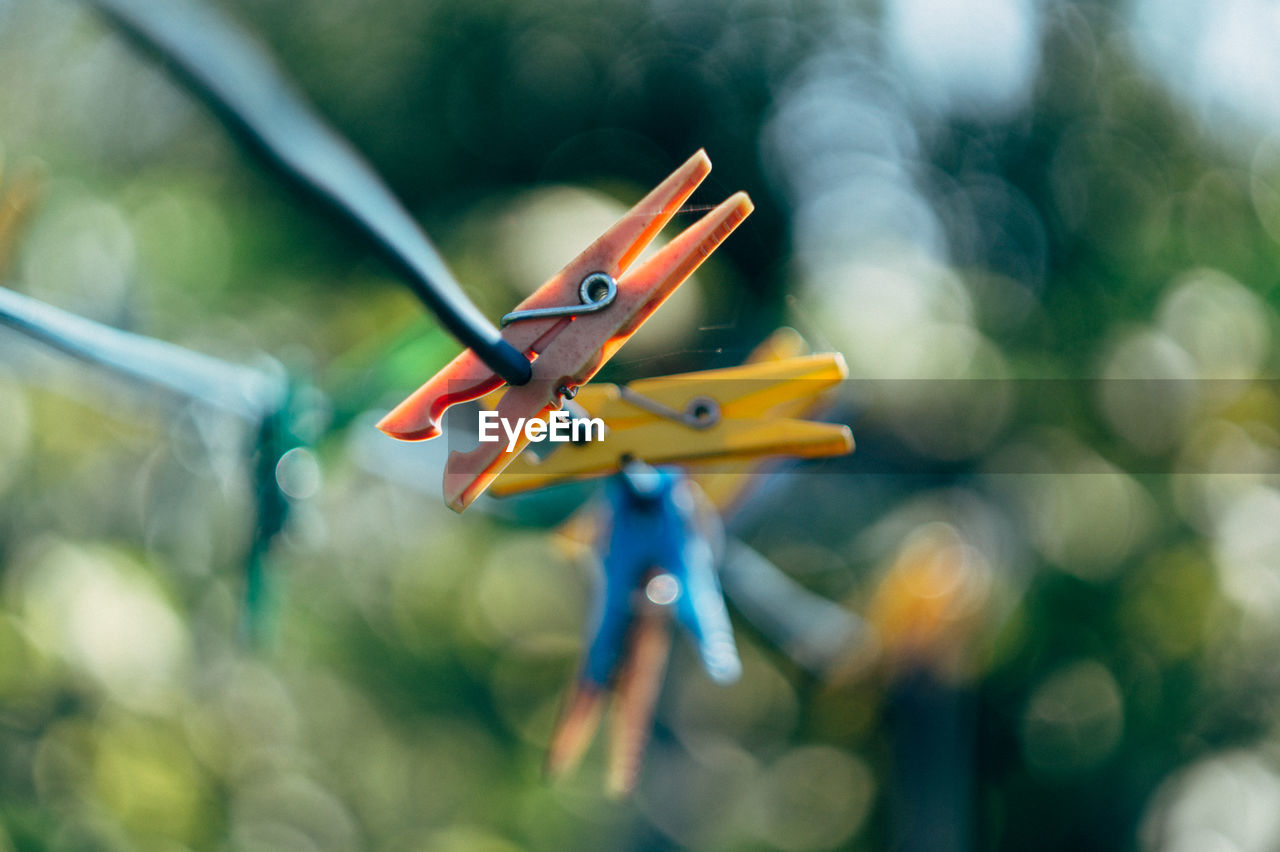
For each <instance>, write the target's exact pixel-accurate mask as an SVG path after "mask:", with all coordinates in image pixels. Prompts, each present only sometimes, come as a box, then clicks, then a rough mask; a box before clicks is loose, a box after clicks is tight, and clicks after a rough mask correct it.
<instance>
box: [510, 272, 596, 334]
mask: <svg viewBox="0 0 1280 852" xmlns="http://www.w3.org/2000/svg"><path fill="white" fill-rule="evenodd" d="M617 297H618V282H617V281H615V280H613V276H612V275H609V274H608V273H606V272H592V273H591V274H590V275H588V276H586V277H585V278H583V279H582V284H581V285H579V287H578V298H579V299H581V300H582V304H580V305H560V306H556V307H550V308H530V309H529V310H527V311H512V312H511V313H509V314H507V315H505V316H504V317H503V318H502V321H501V323H500V324H501V326H502V327H503V328H506V327H507V326H509V325H511V323H513V322H521V321H522V320H531V319H546V318H548V317H576V316H578V315H580V314H594V313H596V312H597V311H603V310H604V309H605V308H607V307H609V306H610V305H612V304H613V300H614V299H616V298H617Z"/></svg>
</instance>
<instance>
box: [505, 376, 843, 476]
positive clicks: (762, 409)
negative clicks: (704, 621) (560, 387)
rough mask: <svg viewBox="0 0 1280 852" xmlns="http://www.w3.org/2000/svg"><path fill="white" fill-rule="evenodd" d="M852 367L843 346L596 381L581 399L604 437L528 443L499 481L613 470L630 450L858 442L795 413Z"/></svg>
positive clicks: (752, 454) (804, 451)
mask: <svg viewBox="0 0 1280 852" xmlns="http://www.w3.org/2000/svg"><path fill="white" fill-rule="evenodd" d="M846 375H847V369H846V367H845V363H844V359H843V358H842V357H841V356H840V355H838V354H825V355H803V356H795V357H787V358H783V359H780V360H766V361H762V362H760V363H755V364H744V365H742V366H740V367H729V368H726V369H722V370H705V371H702V372H697V373H684V374H681V375H677V376H666V377H663V378H653V379H641V380H639V381H636V382H632V383H631V384H629V385H626V386H625V387H619V386H617V385H611V384H601V383H597V384H593V385H590V386H588V387H585V388H583V389H582V391H581V392H580V393H579V394H578V396H577V398H576V399H575V400H574V405H575V406H576V407H580V408H581V409H582V412H583V413H584V414H585V415H586V416H588V417H593V418H600V419H601V420H603V421H604V423H605V429H606V433H605V436H604V439H603V440H597V441H584V442H582V443H564V444H560V445H558V446H557V447H556V449H554V450H553V451H552V452H551V453H550V454H549V455H547V456H546V457H545V458H542V459H538V458H536V457H534V456H533V455H531V454H529V453H526V454H525V455H523V456H521V457H520V458H519V459H516V460H515V461H514V462H512V463H511V464H510V465H509V466H508V467H507V469H506V471H505V472H504V473H503V475H502V476H501V477H499V478H498V480H497V481H496V482H495V483H494V484H493V488H492V491H493V494H494V495H495V496H503V495H507V494H516V493H520V492H523V491H530V490H532V489H535V488H542V487H545V486H547V485H552V484H555V483H557V482H560V481H563V480H565V479H570V478H581V477H586V476H596V475H601V474H607V473H613V472H614V471H616V470H619V469H620V468H622V467H623V466H624V465H625V464H626V463H627V461H628V460H630V459H636V460H640V461H645V462H648V463H649V464H670V463H690V462H702V461H709V460H745V459H756V458H760V457H764V456H772V455H788V456H793V457H799V458H819V457H824V456H832V455H844V454H846V453H849V452H851V451H852V450H853V433H852V432H851V431H850V429H849V427H848V426H845V425H843V424H836V423H818V422H813V421H808V420H799V419H796V418H794V417H791V416H787V415H790V414H793V413H799V412H800V411H803V410H804V409H806V408H809V407H811V406H813V404H814V401H815V400H816V399H817V398H818V397H819V396H821V395H822V394H823V392H824V391H826V390H828V389H829V388H830V387H831V386H832V385H834V384H836V383H838V382H839V381H840V380H842V379H843V378H844V377H845V376H846Z"/></svg>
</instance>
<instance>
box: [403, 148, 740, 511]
mask: <svg viewBox="0 0 1280 852" xmlns="http://www.w3.org/2000/svg"><path fill="white" fill-rule="evenodd" d="M710 171H711V161H710V159H709V158H708V157H707V155H706V153H705V152H703V151H699V152H698V153H696V154H694V155H693V156H692V157H691V158H690V159H689V160H688V161H687V162H686V163H685V164H684V165H682V166H681V167H680V168H678V169H676V171H675V172H673V173H672V174H671V175H670V176H669V177H667V178H666V180H664V181H663V182H662V183H661V184H659V185H658V186H657V187H656V188H655V189H654V190H653V191H652V192H650V193H649V194H648V195H646V196H645V197H644V198H643V199H641V200H640V202H639V203H638V204H636V206H635V207H633V208H632V209H631V210H630V211H628V212H627V214H626V215H625V216H623V217H622V219H620V220H619V221H618V222H617V223H616V224H615V225H614V226H613V227H612V228H610V229H609V230H608V231H606V232H605V233H604V234H603V235H602V236H601V237H600V238H599V239H597V240H596V241H595V242H594V243H592V244H591V245H590V246H589V247H588V248H587V249H586V250H585V251H584V252H582V254H580V255H578V256H577V257H576V258H575V259H574V260H573V261H572V262H570V263H569V265H568V266H566V267H565V268H564V269H562V270H561V271H560V272H559V273H557V274H556V275H555V276H553V277H552V278H551V279H550V280H549V281H547V282H546V283H545V284H543V285H542V287H540V288H539V289H538V290H537V291H536V292H534V293H533V295H531V296H529V298H527V299H525V300H524V301H523V302H521V303H520V304H519V305H518V306H517V307H516V310H514V311H512V312H511V313H509V314H507V315H506V316H505V317H503V323H502V324H503V331H502V337H503V339H504V340H506V341H507V342H508V343H510V344H512V345H513V346H515V347H516V348H517V349H519V350H520V351H522V352H524V353H525V354H526V355H527V356H528V357H529V359H530V360H531V361H532V363H533V378H532V379H531V380H530V381H529V382H528V383H527V384H525V385H521V386H519V387H510V388H508V389H507V391H506V393H505V394H503V396H502V399H501V400H500V401H499V402H498V404H497V407H496V411H497V413H498V416H499V418H500V419H501V420H503V421H507V422H513V423H514V422H519V421H520V419H521V418H525V419H530V418H537V417H539V416H543V415H546V414H547V413H549V412H550V411H551V410H552V409H555V408H558V407H559V406H560V404H561V402H562V400H563V399H564V398H566V397H569V398H571V397H573V395H574V394H575V393H576V392H577V389H578V388H579V387H580V386H581V385H583V384H585V383H586V382H587V381H589V380H590V379H591V377H592V376H594V375H595V374H596V372H598V371H599V369H600V368H601V367H602V366H603V365H604V364H605V362H607V361H608V360H609V358H610V357H612V356H613V354H614V353H615V352H616V351H617V350H618V349H619V348H620V347H621V346H622V345H623V344H624V343H626V342H627V340H629V339H630V337H631V335H633V334H634V333H635V332H636V331H637V330H638V329H639V328H640V326H641V325H643V324H644V322H645V321H646V320H647V319H648V318H649V317H650V316H651V315H652V314H653V312H654V311H656V310H657V309H658V307H659V306H661V304H662V303H663V302H664V301H666V299H667V297H669V296H670V295H671V294H672V293H673V292H674V291H675V289H676V288H677V287H679V286H680V284H682V283H683V282H684V281H685V279H687V278H688V277H689V275H690V274H692V272H693V271H694V270H695V269H697V268H698V266H699V265H700V264H701V263H702V261H704V260H705V259H706V258H707V257H708V256H709V255H710V254H711V252H713V251H714V250H715V249H716V247H717V246H719V245H720V243H722V242H723V241H724V239H725V238H726V237H727V236H728V235H729V234H730V233H732V231H733V229H734V228H736V227H737V226H738V224H739V223H740V222H742V220H743V219H745V218H746V217H747V215H748V214H749V213H750V212H751V210H752V209H753V208H752V204H751V200H750V199H749V198H748V197H747V195H746V194H745V193H742V192H738V193H735V194H734V195H732V196H730V197H729V198H728V199H727V200H726V201H724V202H723V203H722V204H720V205H719V206H718V207H716V208H715V209H714V210H712V211H711V212H710V213H708V214H707V215H706V216H704V217H703V218H702V219H700V220H699V221H698V222H697V223H696V224H694V225H692V226H691V227H689V228H688V229H687V230H685V231H684V232H682V233H681V234H680V235H679V236H677V237H676V238H675V239H673V240H672V241H671V242H670V243H668V244H667V245H666V246H664V247H663V248H662V249H660V250H659V251H658V252H657V253H656V254H654V255H653V257H651V258H649V259H648V260H646V261H645V262H644V263H642V264H640V265H639V266H637V267H636V268H635V269H632V270H630V271H628V267H630V266H631V264H632V263H633V262H634V261H635V260H636V258H637V257H638V256H639V255H640V253H641V252H642V251H643V250H644V248H645V247H646V246H647V245H648V244H649V243H650V242H651V241H652V240H653V239H654V237H655V236H657V234H658V232H659V231H660V230H661V229H662V227H663V225H665V224H666V223H667V222H668V221H669V220H670V219H671V217H672V216H674V215H675V213H676V211H677V210H679V209H680V206H681V205H682V204H683V203H684V201H685V200H686V199H687V198H688V197H689V196H690V195H691V194H692V193H693V191H694V189H696V188H697V186H698V184H700V183H701V182H702V180H703V178H705V177H706V176H707V174H708V173H709V172H710ZM624 273H625V274H624ZM502 384H503V380H502V379H501V378H500V377H499V376H497V375H495V374H494V373H493V371H491V370H490V369H489V368H488V367H487V366H485V364H484V363H483V362H482V361H481V360H480V359H479V358H478V357H476V355H475V354H474V353H472V352H471V351H470V350H465V351H463V352H462V353H461V354H460V355H458V357H456V358H455V359H454V360H453V361H451V362H450V363H449V364H448V365H447V366H446V367H445V368H444V369H442V370H441V371H440V372H439V373H437V374H436V375H435V376H433V377H432V378H431V379H430V380H428V381H427V383H426V384H424V385H423V386H422V387H421V388H419V389H418V390H417V391H415V392H414V393H413V394H412V395H411V396H410V397H409V398H408V399H406V400H405V401H404V402H402V403H400V405H398V406H396V408H395V409H394V410H392V411H391V413H389V414H388V415H387V416H386V417H384V418H383V419H382V421H381V422H380V423H379V424H378V428H380V429H382V431H384V432H386V433H387V434H389V435H391V436H392V437H395V438H400V439H402V440H409V441H412V440H424V439H428V438H434V437H436V436H437V435H439V434H440V419H441V417H442V416H443V415H444V412H445V410H446V409H448V407H449V406H451V405H453V404H455V403H458V402H465V401H468V400H474V399H479V398H480V397H482V396H484V395H485V394H487V393H489V392H490V391H494V390H497V389H498V388H500V387H501V386H502ZM525 443H526V442H525V441H524V440H523V439H522V440H520V441H519V442H517V443H516V445H515V446H513V447H508V446H507V445H506V444H505V443H502V442H497V443H482V444H481V445H480V446H479V447H478V448H477V449H475V450H473V451H471V452H467V453H462V452H455V453H452V454H451V455H450V456H449V460H448V462H447V463H446V465H445V474H444V496H445V501H446V502H447V503H448V504H449V506H450V507H451V508H453V509H454V510H455V511H462V510H463V509H465V508H466V507H467V506H469V505H470V504H471V503H472V501H474V500H475V498H476V497H478V496H479V495H480V494H482V493H483V492H484V491H485V489H486V488H488V486H489V484H490V483H491V482H493V480H494V479H495V478H496V477H497V476H498V475H499V474H500V473H501V472H502V470H503V469H504V468H505V467H506V466H507V465H508V464H509V463H510V462H511V460H512V459H514V458H515V457H516V455H517V454H519V453H520V451H521V450H523V449H524V446H525Z"/></svg>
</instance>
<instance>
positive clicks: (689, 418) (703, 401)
mask: <svg viewBox="0 0 1280 852" xmlns="http://www.w3.org/2000/svg"><path fill="white" fill-rule="evenodd" d="M618 395H619V396H621V397H622V399H624V400H625V401H627V402H629V403H631V404H632V405H634V406H635V407H636V408H642V409H644V410H645V411H647V412H649V413H650V414H653V415H656V416H658V417H661V418H663V419H664V420H670V421H672V422H674V423H679V424H681V425H683V426H688V427H689V428H690V429H710V428H711V427H712V426H714V425H716V424H717V423H719V422H720V403H718V402H716V401H715V400H714V399H712V398H711V397H709V396H695V397H694V398H693V399H691V400H689V404H688V405H686V406H685V407H684V410H683V411H681V410H679V409H676V408H671V407H670V406H667V405H663V404H662V403H660V402H658V401H656V400H652V399H649V397H647V396H644V395H643V394H640V393H637V392H636V391H633V390H631V389H630V388H628V387H626V386H625V385H624V386H622V387H619V388H618Z"/></svg>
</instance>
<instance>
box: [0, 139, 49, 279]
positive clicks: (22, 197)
mask: <svg viewBox="0 0 1280 852" xmlns="http://www.w3.org/2000/svg"><path fill="white" fill-rule="evenodd" d="M3 177H4V168H3V162H2V161H0V179H3ZM0 185H2V186H3V191H0V274H4V273H6V272H8V270H9V266H10V264H11V263H12V262H13V256H14V252H15V250H16V249H17V246H18V241H19V238H20V237H21V235H22V229H23V226H24V225H26V223H27V222H28V221H29V220H30V218H31V214H32V213H33V212H34V211H35V209H36V207H37V205H38V204H39V201H40V196H41V195H42V194H43V192H44V176H43V169H41V168H39V167H31V168H26V169H23V170H22V171H21V172H19V173H18V174H17V175H16V176H14V177H12V178H10V179H9V180H8V181H6V182H3V184H0Z"/></svg>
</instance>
